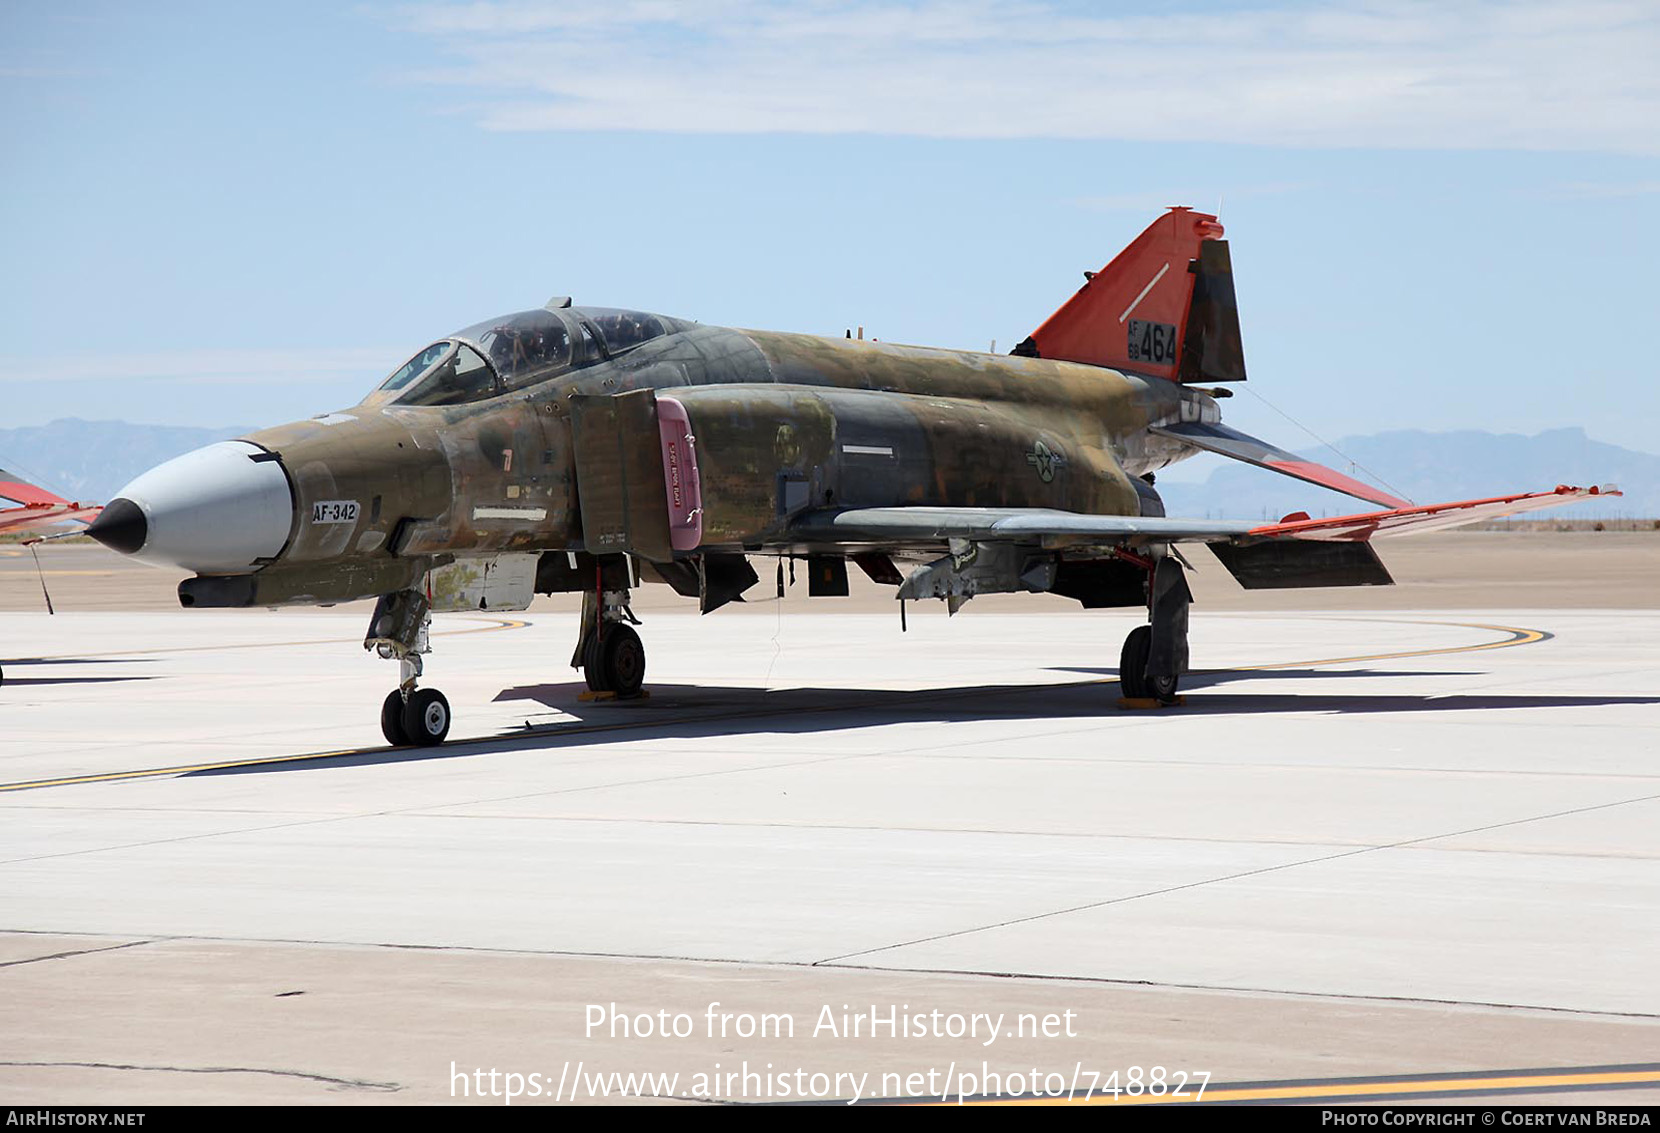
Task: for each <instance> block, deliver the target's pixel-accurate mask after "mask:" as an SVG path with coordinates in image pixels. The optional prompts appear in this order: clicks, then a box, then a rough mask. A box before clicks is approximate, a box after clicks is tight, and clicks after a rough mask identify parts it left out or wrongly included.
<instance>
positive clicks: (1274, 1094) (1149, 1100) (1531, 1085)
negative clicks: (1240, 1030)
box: [929, 1063, 1660, 1105]
mask: <svg viewBox="0 0 1660 1133" xmlns="http://www.w3.org/2000/svg"><path fill="white" fill-rule="evenodd" d="M1634 1086H1660V1064H1652V1063H1645V1064H1640V1065H1632V1066H1586V1067H1562V1068H1559V1069H1545V1070H1492V1071H1478V1072H1476V1073H1465V1074H1447V1075H1419V1074H1415V1075H1411V1076H1406V1077H1389V1078H1326V1079H1320V1078H1314V1079H1309V1080H1307V1081H1301V1082H1261V1083H1250V1082H1244V1083H1239V1084H1237V1085H1218V1086H1214V1087H1211V1088H1208V1089H1206V1090H1205V1091H1204V1092H1203V1094H1202V1095H1201V1094H1200V1093H1199V1092H1198V1091H1197V1090H1196V1089H1194V1088H1193V1087H1192V1085H1191V1084H1189V1086H1188V1091H1187V1093H1186V1095H1185V1096H1182V1097H1173V1096H1170V1095H1168V1094H1167V1095H1164V1096H1162V1097H1154V1096H1152V1095H1150V1094H1145V1093H1143V1094H1137V1095H1135V1096H1133V1097H1132V1096H1130V1095H1128V1094H1126V1093H1124V1092H1122V1091H1120V1092H1119V1093H1118V1095H1117V1096H1116V1097H1115V1096H1114V1095H1113V1094H1111V1093H1105V1094H1101V1093H1096V1094H1093V1095H1091V1096H1089V1097H1084V1096H1082V1095H1081V1094H1074V1095H1073V1096H1072V1097H1066V1096H1064V1095H1063V1096H1060V1097H1046V1096H1033V1097H1018V1098H995V1097H979V1098H973V1097H971V1098H966V1099H964V1100H963V1101H962V1102H960V1103H959V1102H957V1101H955V1100H940V1099H932V1100H931V1101H930V1103H929V1104H932V1105H958V1104H963V1105H1191V1104H1194V1103H1225V1102H1232V1103H1236V1104H1237V1103H1241V1102H1245V1103H1249V1102H1319V1101H1337V1102H1341V1101H1366V1100H1371V1101H1376V1100H1380V1099H1383V1098H1401V1099H1404V1100H1425V1099H1426V1098H1427V1096H1428V1095H1439V1096H1442V1097H1448V1096H1472V1095H1473V1096H1478V1097H1479V1096H1487V1097H1492V1098H1494V1099H1497V1098H1498V1097H1500V1096H1502V1095H1504V1094H1536V1093H1544V1092H1551V1091H1557V1090H1573V1091H1580V1090H1605V1089H1628V1088H1631V1087H1634Z"/></svg>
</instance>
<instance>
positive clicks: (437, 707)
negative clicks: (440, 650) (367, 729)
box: [380, 688, 450, 747]
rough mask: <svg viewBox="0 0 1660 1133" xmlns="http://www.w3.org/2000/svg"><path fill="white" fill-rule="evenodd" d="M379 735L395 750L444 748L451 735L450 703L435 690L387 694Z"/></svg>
mask: <svg viewBox="0 0 1660 1133" xmlns="http://www.w3.org/2000/svg"><path fill="white" fill-rule="evenodd" d="M380 731H381V735H383V736H385V737H386V742H387V743H389V744H391V745H393V746H394V747H404V746H407V745H409V744H414V745H416V746H417V747H427V746H430V745H433V744H441V743H443V742H444V737H445V736H448V735H449V734H450V702H449V701H448V700H447V699H446V698H445V697H444V694H443V693H441V692H439V691H438V690H437V689H435V688H423V689H416V690H415V691H414V692H411V693H410V694H408V696H407V697H406V696H405V695H404V691H403V689H401V688H395V689H393V690H392V691H391V692H389V693H387V694H386V699H385V700H384V701H383V702H382V703H381V706H380Z"/></svg>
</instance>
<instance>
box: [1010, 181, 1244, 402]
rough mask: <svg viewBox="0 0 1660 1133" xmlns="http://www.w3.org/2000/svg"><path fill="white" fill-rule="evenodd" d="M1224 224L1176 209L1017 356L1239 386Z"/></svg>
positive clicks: (1089, 281)
mask: <svg viewBox="0 0 1660 1133" xmlns="http://www.w3.org/2000/svg"><path fill="white" fill-rule="evenodd" d="M1221 237H1222V226H1221V225H1220V224H1219V223H1217V220H1216V218H1215V217H1214V216H1211V215H1209V214H1208V213H1202V212H1194V211H1192V210H1191V209H1188V208H1180V207H1178V208H1172V209H1171V210H1170V211H1169V212H1167V213H1165V214H1164V215H1163V216H1161V217H1159V218H1158V219H1157V220H1155V221H1154V222H1153V223H1152V224H1150V225H1149V226H1148V227H1147V230H1146V231H1145V232H1143V233H1142V234H1141V235H1140V236H1137V237H1136V238H1135V240H1134V241H1133V242H1132V243H1131V244H1130V246H1129V247H1127V248H1125V249H1124V250H1123V251H1122V252H1120V253H1118V255H1117V257H1115V258H1114V259H1113V261H1112V262H1111V263H1110V264H1108V265H1107V266H1106V267H1104V268H1102V269H1101V270H1100V271H1098V272H1093V273H1089V274H1088V275H1087V278H1086V279H1085V282H1084V285H1083V286H1082V287H1080V288H1079V289H1078V292H1077V294H1075V295H1073V296H1072V298H1071V299H1068V300H1067V301H1066V303H1065V305H1063V306H1062V307H1061V309H1060V310H1058V311H1056V312H1055V313H1054V314H1053V315H1050V316H1049V318H1048V319H1047V320H1046V321H1045V322H1044V324H1043V325H1042V326H1040V327H1038V329H1037V330H1035V331H1033V332H1032V334H1031V336H1030V337H1029V338H1027V339H1026V341H1025V342H1022V343H1021V344H1020V345H1019V346H1017V347H1015V349H1014V353H1016V354H1023V355H1027V356H1029V357H1037V358H1056V359H1061V360H1063V361H1068V362H1085V363H1088V364H1089V365H1092V366H1110V367H1112V368H1113V369H1115V370H1128V371H1131V372H1134V373H1137V374H1146V375H1149V376H1151V377H1159V378H1168V379H1169V380H1171V381H1176V382H1242V381H1244V380H1245V355H1244V351H1243V349H1242V348H1241V346H1240V339H1239V310H1238V307H1237V305H1236V304H1235V301H1234V290H1233V266H1232V263H1231V261H1230V260H1229V257H1228V244H1227V241H1225V240H1223V239H1222V238H1221Z"/></svg>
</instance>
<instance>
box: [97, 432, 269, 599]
mask: <svg viewBox="0 0 1660 1133" xmlns="http://www.w3.org/2000/svg"><path fill="white" fill-rule="evenodd" d="M293 522H294V496H293V492H292V491H291V490H290V489H289V486H288V477H287V475H286V474H285V473H284V472H283V470H282V464H281V462H280V461H278V460H277V457H276V454H274V453H270V452H266V451H265V450H264V449H262V448H260V447H259V446H258V445H252V444H249V443H248V442H247V441H222V442H221V443H219V444H216V445H208V446H207V447H206V448H199V449H197V450H196V451H195V452H187V453H185V454H184V455H183V456H181V457H177V458H175V459H173V460H169V461H168V462H167V463H166V464H158V465H157V466H156V467H154V468H152V469H150V471H148V472H146V473H144V475H142V476H140V477H139V478H138V479H136V480H134V481H133V482H132V483H131V484H128V485H127V486H126V487H125V488H123V489H121V494H120V496H119V497H118V498H116V499H114V500H111V501H110V503H109V506H108V507H106V508H105V509H104V512H103V514H102V515H100V516H99V517H98V518H97V519H96V520H94V521H93V522H92V524H91V525H90V526H89V527H88V528H87V534H89V535H91V536H92V537H93V538H94V539H97V540H98V541H99V542H100V543H102V544H104V546H106V547H109V548H110V549H111V550H115V551H120V552H121V553H123V554H128V555H132V556H133V557H134V558H136V559H139V560H141V561H143V562H147V563H151V564H154V565H156V566H169V567H183V568H184V569H186V570H192V571H195V572H196V573H198V574H235V573H239V572H241V571H246V570H249V569H250V568H252V567H254V566H257V565H259V564H260V563H261V562H262V561H264V560H268V559H273V558H275V557H276V556H277V555H278V554H280V553H281V552H282V549H283V547H284V546H285V545H286V544H287V543H288V532H289V528H290V527H291V526H292V525H293Z"/></svg>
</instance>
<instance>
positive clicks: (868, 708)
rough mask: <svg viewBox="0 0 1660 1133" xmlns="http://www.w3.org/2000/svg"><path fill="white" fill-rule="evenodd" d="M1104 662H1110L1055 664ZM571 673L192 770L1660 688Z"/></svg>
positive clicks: (1204, 678)
mask: <svg viewBox="0 0 1660 1133" xmlns="http://www.w3.org/2000/svg"><path fill="white" fill-rule="evenodd" d="M1065 671H1074V672H1079V671H1084V672H1099V673H1101V674H1103V675H1110V674H1114V673H1115V670H1110V669H1103V670H1065ZM1465 675H1469V674H1465V673H1426V672H1423V671H1417V672H1411V673H1397V672H1391V671H1384V670H1364V669H1350V670H1342V671H1331V670H1317V669H1308V670H1298V669H1278V670H1272V671H1257V672H1251V671H1240V672H1227V671H1207V672H1199V673H1193V674H1191V678H1192V679H1191V681H1189V682H1188V684H1189V685H1190V687H1194V688H1199V689H1205V688H1209V687H1213V686H1216V685H1220V684H1224V683H1231V682H1233V681H1245V680H1251V681H1258V680H1269V679H1273V678H1295V679H1299V680H1302V679H1308V678H1319V679H1322V680H1335V681H1347V680H1355V679H1359V678H1365V677H1388V676H1412V677H1420V678H1421V677H1425V676H1465ZM583 691H585V686H584V685H582V684H580V683H561V684H539V685H521V686H517V687H513V688H507V689H503V690H502V691H501V692H500V693H499V694H498V695H497V696H496V698H495V699H496V701H497V702H498V703H501V702H506V701H528V702H532V703H534V704H536V705H539V706H545V707H546V708H551V709H554V710H556V711H559V712H561V713H563V714H564V715H566V716H568V717H570V718H571V719H570V721H569V722H564V721H560V722H549V723H546V724H538V723H534V722H531V721H527V722H526V724H525V725H524V726H523V727H522V728H517V729H513V730H511V731H505V732H502V733H501V734H499V735H496V736H493V737H487V738H482V739H476V740H453V741H451V742H449V743H446V744H443V745H441V746H439V747H407V748H365V749H361V750H358V751H351V752H343V753H340V754H335V755H320V756H318V757H317V758H316V759H315V760H311V759H290V760H287V761H284V762H281V763H257V764H252V765H246V766H242V767H227V768H211V769H203V770H201V771H194V772H189V774H191V775H241V774H267V773H271V772H280V771H304V770H311V769H316V768H319V767H342V766H346V767H352V766H372V765H377V764H383V763H408V762H421V761H428V760H438V759H456V758H461V757H465V756H474V755H488V754H494V753H500V752H509V751H530V750H558V749H570V750H577V749H582V748H590V747H597V746H600V745H604V744H612V743H625V742H629V741H639V740H649V739H653V738H658V739H661V738H671V737H672V738H675V739H718V738H720V737H723V736H730V735H733V734H738V733H744V734H767V735H810V734H814V733H821V732H834V731H845V730H849V729H859V728H872V727H881V726H884V725H895V724H947V723H964V722H970V721H985V720H1034V721H1036V720H1068V719H1096V720H1101V721H1103V722H1106V721H1119V722H1123V723H1142V724H1151V723H1156V722H1163V721H1166V720H1169V721H1172V722H1173V721H1175V720H1178V719H1180V717H1182V716H1184V715H1191V714H1204V715H1218V714H1222V715H1261V714H1274V713H1282V714H1283V713H1292V712H1303V713H1306V712H1322V713H1378V712H1382V713H1396V712H1435V713H1444V712H1462V711H1471V710H1481V709H1487V710H1493V709H1516V708H1585V707H1596V706H1601V705H1614V704H1660V697H1648V696H1598V695H1586V696H1574V695H1565V694H1564V695H1525V696H1524V695H1505V694H1494V693H1481V694H1473V693H1472V694H1460V693H1453V694H1450V695H1445V696H1436V695H1405V694H1399V693H1395V694H1380V695H1365V694H1362V693H1359V692H1358V691H1357V692H1354V693H1342V694H1335V693H1334V694H1308V693H1283V694H1281V693H1272V692H1240V693H1227V692H1200V693H1198V694H1195V695H1188V694H1187V692H1186V691H1185V690H1184V694H1183V695H1184V696H1186V702H1185V703H1184V704H1183V705H1181V706H1180V707H1175V708H1171V709H1168V710H1165V711H1160V712H1143V711H1126V710H1124V709H1122V708H1121V707H1120V706H1119V703H1118V688H1117V683H1116V680H1113V679H1102V680H1095V681H1088V682H1082V681H1067V682H1063V683H1056V684H1034V685H976V686H971V687H962V688H943V689H923V690H914V691H897V690H893V689H857V688H838V689H826V688H790V689H779V690H776V691H766V690H762V689H755V688H744V687H734V686H722V685H676V684H658V685H652V686H650V689H649V691H650V694H651V695H650V697H649V698H646V699H638V700H624V701H596V702H582V701H579V700H578V696H579V695H580V693H581V692H583Z"/></svg>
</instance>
